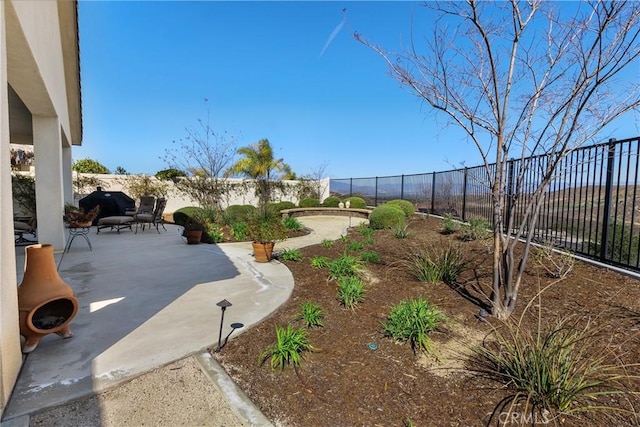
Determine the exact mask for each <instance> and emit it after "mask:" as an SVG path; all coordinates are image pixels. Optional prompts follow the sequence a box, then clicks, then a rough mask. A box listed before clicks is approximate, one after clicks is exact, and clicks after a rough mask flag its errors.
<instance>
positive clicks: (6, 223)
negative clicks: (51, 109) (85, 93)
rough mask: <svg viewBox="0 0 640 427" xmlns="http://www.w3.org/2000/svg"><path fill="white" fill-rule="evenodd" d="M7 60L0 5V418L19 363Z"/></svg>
mask: <svg viewBox="0 0 640 427" xmlns="http://www.w3.org/2000/svg"><path fill="white" fill-rule="evenodd" d="M6 58H7V48H6V25H5V12H4V7H2V5H1V4H0V144H1V145H0V146H1V147H2V150H0V210H2V215H0V415H2V412H4V408H5V406H6V404H7V402H8V400H9V397H10V395H11V390H12V389H13V385H14V384H15V381H16V378H17V377H18V372H20V366H21V363H22V359H21V351H20V335H19V329H18V296H17V287H16V258H15V252H14V251H15V249H14V245H13V243H14V240H13V222H12V219H13V202H12V197H11V162H10V159H9V149H8V148H9V111H8V110H9V109H8V108H7V105H8V100H7V96H8V95H7V66H6V64H7V60H6Z"/></svg>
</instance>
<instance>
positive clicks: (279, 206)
mask: <svg viewBox="0 0 640 427" xmlns="http://www.w3.org/2000/svg"><path fill="white" fill-rule="evenodd" d="M295 207H296V204H295V203H293V202H288V201H282V202H277V203H269V204H268V205H267V209H271V210H273V211H274V212H277V213H280V211H283V210H285V209H293V208H295Z"/></svg>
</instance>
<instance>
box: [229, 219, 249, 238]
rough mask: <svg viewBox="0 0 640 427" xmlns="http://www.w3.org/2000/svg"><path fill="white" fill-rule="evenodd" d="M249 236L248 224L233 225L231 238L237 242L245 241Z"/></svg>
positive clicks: (237, 223)
mask: <svg viewBox="0 0 640 427" xmlns="http://www.w3.org/2000/svg"><path fill="white" fill-rule="evenodd" d="M248 235H249V226H248V225H247V223H246V222H236V223H233V224H231V236H232V237H233V238H234V239H236V240H245V239H246V238H247V236H248Z"/></svg>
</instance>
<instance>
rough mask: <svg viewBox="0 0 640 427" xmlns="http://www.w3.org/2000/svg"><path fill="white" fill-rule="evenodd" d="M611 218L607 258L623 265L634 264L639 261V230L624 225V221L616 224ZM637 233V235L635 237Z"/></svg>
mask: <svg viewBox="0 0 640 427" xmlns="http://www.w3.org/2000/svg"><path fill="white" fill-rule="evenodd" d="M613 221H615V219H614V218H611V225H610V226H609V234H608V237H607V241H608V242H607V254H606V256H607V258H608V259H610V260H611V261H616V262H620V263H623V264H633V263H635V262H636V260H637V259H638V251H639V250H640V234H638V230H637V229H635V230H634V228H633V227H632V226H630V225H626V224H622V223H621V221H622V220H618V222H616V223H614V222H613ZM634 231H635V235H634ZM596 250H597V252H596V254H597V255H599V254H600V245H596Z"/></svg>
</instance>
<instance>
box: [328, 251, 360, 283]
mask: <svg viewBox="0 0 640 427" xmlns="http://www.w3.org/2000/svg"><path fill="white" fill-rule="evenodd" d="M361 269H362V261H360V260H359V259H358V258H356V257H353V256H351V255H342V256H341V257H340V258H338V259H334V260H333V261H331V262H329V279H336V280H337V279H340V278H341V277H347V276H357V275H358V273H359V272H360V270H361Z"/></svg>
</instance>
